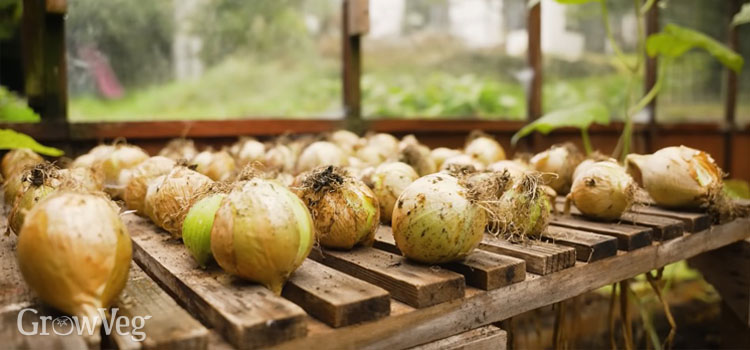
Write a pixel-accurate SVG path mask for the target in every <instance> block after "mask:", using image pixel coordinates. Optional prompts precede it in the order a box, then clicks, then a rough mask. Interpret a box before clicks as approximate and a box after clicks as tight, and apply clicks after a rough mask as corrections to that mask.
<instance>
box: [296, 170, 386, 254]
mask: <svg viewBox="0 0 750 350" xmlns="http://www.w3.org/2000/svg"><path fill="white" fill-rule="evenodd" d="M337 181H340V182H337ZM318 186H320V187H319V188H318ZM293 188H294V192H295V193H296V194H297V196H299V197H300V199H302V202H303V203H305V205H306V206H307V209H309V210H310V213H311V214H312V218H313V223H314V225H315V235H316V237H317V239H318V242H319V243H320V245H322V246H323V247H326V248H332V249H342V250H349V249H352V248H353V247H354V246H355V245H357V244H360V245H363V246H368V247H369V246H372V243H373V241H374V240H375V231H376V230H377V229H378V226H379V225H380V205H379V204H378V199H377V197H376V196H375V193H373V192H372V190H371V189H370V188H369V187H367V185H365V184H364V183H363V182H362V181H360V180H357V179H355V178H353V177H351V176H349V175H348V174H347V173H346V172H345V171H344V170H343V169H341V168H336V167H333V166H329V167H320V168H317V169H315V170H314V171H311V172H307V173H304V174H302V175H300V176H299V177H298V178H297V181H295V185H294V186H293Z"/></svg>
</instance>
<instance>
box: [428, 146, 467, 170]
mask: <svg viewBox="0 0 750 350" xmlns="http://www.w3.org/2000/svg"><path fill="white" fill-rule="evenodd" d="M461 154H462V153H461V151H459V150H457V149H452V148H446V147H438V148H435V149H433V150H432V151H430V157H431V158H432V160H433V161H435V166H437V167H438V169H440V168H441V167H442V166H443V163H444V162H445V161H446V160H447V159H448V158H452V157H455V156H458V155H461Z"/></svg>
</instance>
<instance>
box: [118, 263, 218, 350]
mask: <svg viewBox="0 0 750 350" xmlns="http://www.w3.org/2000/svg"><path fill="white" fill-rule="evenodd" d="M112 307H113V309H112V310H111V311H110V317H119V316H125V317H127V318H128V319H130V320H132V319H133V317H137V316H140V317H145V316H151V318H150V319H148V320H145V321H144V322H143V325H142V326H143V328H141V329H136V330H135V331H136V332H142V333H143V334H144V335H145V339H142V340H134V339H133V334H132V331H133V327H132V324H130V323H129V324H128V326H127V327H123V328H122V329H123V332H121V333H122V334H118V333H117V332H113V333H112V334H111V335H110V337H111V338H112V341H113V342H114V343H115V344H116V345H117V348H118V349H120V350H126V349H132V350H137V349H206V348H207V347H208V335H209V334H208V330H207V329H206V328H205V327H203V325H201V324H200V322H198V321H197V320H195V319H194V318H193V317H192V316H190V314H189V313H187V311H185V310H184V309H182V308H181V307H180V306H178V305H177V303H176V302H175V301H174V299H172V298H171V297H169V295H167V293H166V292H164V291H163V290H161V289H160V288H159V287H158V286H157V285H156V283H154V281H153V280H151V278H149V277H148V276H147V275H146V274H145V273H144V272H143V270H141V268H140V267H138V265H136V264H134V263H133V264H131V267H130V275H129V276H128V283H127V285H126V286H125V289H124V290H123V291H122V293H121V294H120V295H119V297H118V298H117V300H115V302H114V304H113V305H112ZM114 308H117V312H116V313H115V312H114ZM136 339H137V338H136Z"/></svg>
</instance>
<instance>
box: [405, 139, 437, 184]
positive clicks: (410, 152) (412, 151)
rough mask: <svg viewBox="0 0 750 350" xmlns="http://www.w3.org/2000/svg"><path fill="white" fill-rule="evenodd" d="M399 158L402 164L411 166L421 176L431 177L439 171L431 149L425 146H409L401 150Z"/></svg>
mask: <svg viewBox="0 0 750 350" xmlns="http://www.w3.org/2000/svg"><path fill="white" fill-rule="evenodd" d="M415 142H416V141H415ZM399 158H400V159H399V160H400V161H401V162H404V163H406V164H408V165H411V167H412V168H414V170H416V171H417V174H419V175H420V176H425V175H430V174H432V173H435V172H437V169H438V168H437V165H435V161H434V160H433V159H432V156H431V154H430V149H429V148H427V146H424V145H420V144H407V145H406V146H404V148H403V149H402V150H401V155H400V157H399Z"/></svg>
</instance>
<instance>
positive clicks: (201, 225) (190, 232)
mask: <svg viewBox="0 0 750 350" xmlns="http://www.w3.org/2000/svg"><path fill="white" fill-rule="evenodd" d="M225 196H226V195H225V194H223V193H216V194H210V195H207V196H205V197H203V198H202V199H201V200H199V201H197V202H196V203H195V204H193V206H192V207H191V208H190V210H189V211H188V213H187V215H186V216H185V221H183V222H182V242H183V243H185V247H186V248H187V250H188V251H189V252H190V254H192V255H193V258H195V261H196V262H198V265H200V266H201V267H206V265H207V264H208V262H209V261H210V260H211V258H212V257H213V256H212V255H211V228H212V227H213V226H214V216H216V211H217V210H219V205H220V204H221V201H222V200H223V199H224V197H225Z"/></svg>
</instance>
